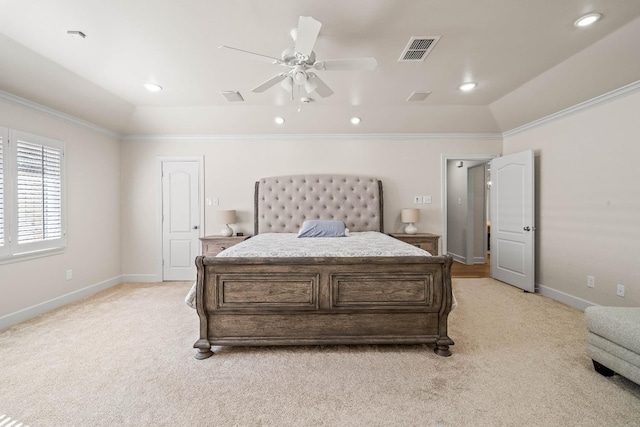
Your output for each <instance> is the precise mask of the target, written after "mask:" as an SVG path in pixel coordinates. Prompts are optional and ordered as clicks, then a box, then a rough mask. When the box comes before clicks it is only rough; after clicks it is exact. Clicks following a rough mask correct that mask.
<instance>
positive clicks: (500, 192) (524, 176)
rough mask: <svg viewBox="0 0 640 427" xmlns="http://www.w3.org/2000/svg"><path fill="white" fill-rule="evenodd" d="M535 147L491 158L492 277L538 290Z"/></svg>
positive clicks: (529, 290)
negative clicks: (535, 258) (536, 270)
mask: <svg viewBox="0 0 640 427" xmlns="http://www.w3.org/2000/svg"><path fill="white" fill-rule="evenodd" d="M534 247H535V224H534V170H533V151H531V150H529V151H524V152H522V153H517V154H512V155H509V156H504V157H499V158H496V159H493V160H492V161H491V277H493V278H494V279H497V280H500V281H503V282H506V283H508V284H510V285H513V286H517V287H518V288H521V289H524V290H525V291H528V292H534V291H535V281H534V266H535V260H534V253H535V252H534Z"/></svg>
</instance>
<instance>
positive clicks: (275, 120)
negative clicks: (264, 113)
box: [273, 116, 284, 125]
mask: <svg viewBox="0 0 640 427" xmlns="http://www.w3.org/2000/svg"><path fill="white" fill-rule="evenodd" d="M273 121H274V122H276V124H277V125H283V124H284V117H280V116H278V117H276V118H274V119H273Z"/></svg>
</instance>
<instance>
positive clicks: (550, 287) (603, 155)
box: [504, 92, 640, 306]
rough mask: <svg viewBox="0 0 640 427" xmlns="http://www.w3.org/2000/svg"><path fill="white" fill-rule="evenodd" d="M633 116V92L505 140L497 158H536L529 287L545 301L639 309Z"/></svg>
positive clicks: (639, 208)
mask: <svg viewBox="0 0 640 427" xmlns="http://www.w3.org/2000/svg"><path fill="white" fill-rule="evenodd" d="M639 112H640V93H638V92H636V93H634V94H632V95H628V96H625V97H622V98H618V99H616V100H613V101H611V102H608V103H604V104H600V105H598V106H596V107H594V108H591V109H588V110H584V111H582V112H579V113H576V114H573V115H570V116H567V117H564V118H562V119H559V120H556V121H553V122H549V123H547V124H545V125H542V126H539V127H535V128H532V129H530V130H527V131H524V132H521V133H517V134H514V135H513V136H506V137H505V139H504V154H510V153H515V152H519V151H523V150H526V149H533V150H534V152H535V155H536V175H537V177H536V186H537V189H536V193H537V194H536V197H537V209H536V211H537V212H536V217H537V227H538V230H537V234H536V237H537V249H536V257H537V260H538V262H537V264H538V267H537V271H536V282H537V283H538V284H539V285H540V286H541V289H542V291H543V292H546V293H548V294H549V295H550V296H554V297H556V298H557V299H560V300H563V299H566V298H565V297H566V296H567V295H569V296H573V297H575V298H577V299H581V300H585V301H587V302H592V303H596V304H600V305H619V306H640V268H638V262H639V261H638V260H640V169H638V167H637V160H638V158H640V144H639V143H638V138H639V137H640V120H639V117H640V115H639ZM587 275H592V276H595V279H596V286H595V289H591V288H588V287H587V286H586V282H587ZM618 283H620V284H623V285H625V287H626V296H625V298H620V297H618V296H616V284H618ZM575 298H574V300H575Z"/></svg>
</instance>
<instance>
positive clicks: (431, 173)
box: [121, 136, 502, 281]
mask: <svg viewBox="0 0 640 427" xmlns="http://www.w3.org/2000/svg"><path fill="white" fill-rule="evenodd" d="M501 149H502V141H501V139H500V138H497V139H491V140H486V139H479V138H478V139H463V138H460V139H446V138H440V139H430V138H424V139H422V140H420V139H412V138H401V137H398V138H391V137H389V138H363V137H359V138H348V137H345V138H344V139H336V138H322V137H312V136H310V137H307V138H301V139H285V140H276V139H274V138H268V139H267V138H263V139H244V140H208V141H207V140H188V139H187V140H176V141H160V140H156V141H136V140H130V141H125V142H123V145H122V163H121V167H122V215H123V217H122V230H123V232H122V238H123V240H122V268H123V276H124V277H125V278H129V279H137V280H141V281H142V280H156V279H157V278H158V274H159V273H160V265H159V247H160V245H161V242H160V240H161V234H160V225H159V223H158V207H159V201H158V197H159V187H158V177H157V156H204V161H205V197H206V198H215V197H217V198H219V200H220V206H206V207H205V223H206V226H205V233H206V234H218V232H219V231H218V230H219V229H220V228H221V224H218V223H217V221H216V216H215V212H216V210H218V209H236V210H237V211H238V214H239V223H238V224H236V226H235V228H236V231H243V232H245V233H248V234H252V233H253V191H254V183H255V181H257V180H258V179H260V178H262V177H267V176H275V175H288V174H312V173H339V174H352V175H355V174H361V175H366V176H374V177H377V178H379V179H381V180H382V181H383V183H384V201H385V231H387V232H399V231H401V230H402V228H403V226H404V225H403V224H402V223H401V222H400V218H399V217H400V209H401V208H403V207H418V208H420V209H421V210H422V211H421V217H420V222H419V223H418V224H417V227H418V229H419V231H422V232H432V233H437V234H441V233H442V223H443V221H442V218H441V216H442V215H441V201H440V200H441V170H440V169H441V162H442V159H441V155H443V154H447V155H455V154H470V153H472V154H479V153H491V154H495V153H500V152H501ZM417 195H426V196H431V197H432V200H433V203H432V204H420V205H413V196H417Z"/></svg>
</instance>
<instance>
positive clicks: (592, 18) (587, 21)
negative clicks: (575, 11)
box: [573, 12, 602, 27]
mask: <svg viewBox="0 0 640 427" xmlns="http://www.w3.org/2000/svg"><path fill="white" fill-rule="evenodd" d="M600 18H602V14H600V13H597V12H594V13H589V14H587V15H584V16H581V17H580V18H578V19H576V22H574V23H573V25H574V26H575V27H587V26H589V25H591V24H593V23H595V22H597V21H599V20H600Z"/></svg>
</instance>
